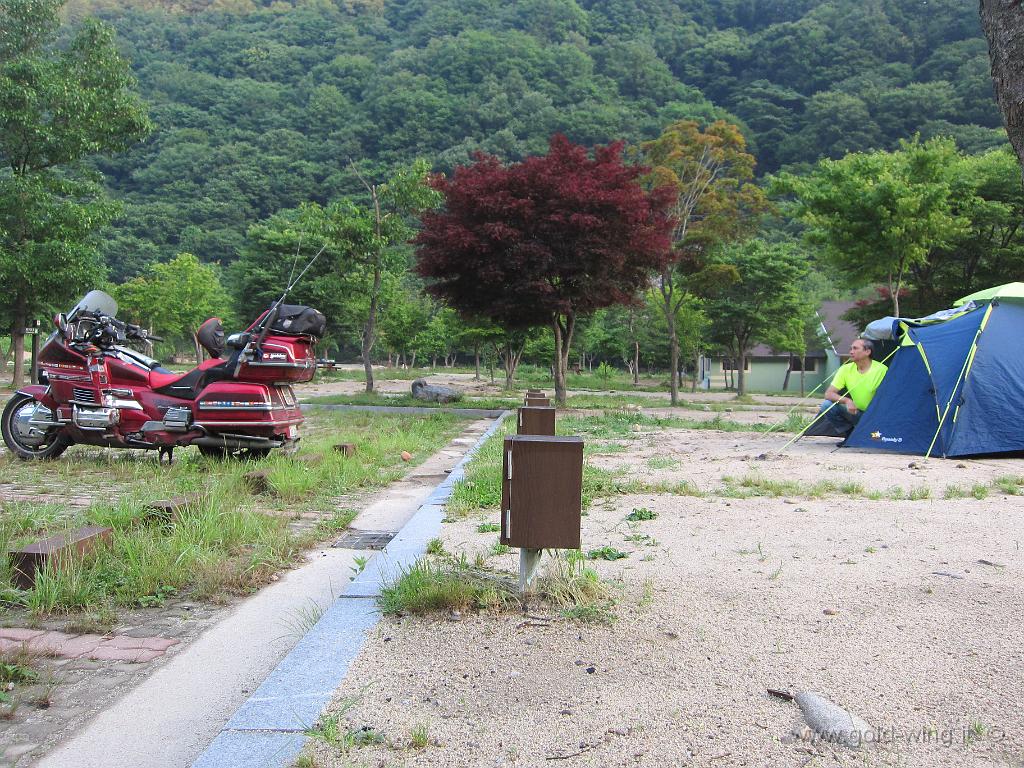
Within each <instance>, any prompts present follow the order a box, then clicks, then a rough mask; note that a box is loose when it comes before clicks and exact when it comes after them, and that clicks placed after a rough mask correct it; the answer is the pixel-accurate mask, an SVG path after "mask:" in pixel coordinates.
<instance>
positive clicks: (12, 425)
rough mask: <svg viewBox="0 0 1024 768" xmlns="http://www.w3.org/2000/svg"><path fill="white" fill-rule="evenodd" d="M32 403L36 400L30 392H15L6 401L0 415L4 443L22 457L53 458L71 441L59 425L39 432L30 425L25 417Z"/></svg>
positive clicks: (32, 407)
mask: <svg viewBox="0 0 1024 768" xmlns="http://www.w3.org/2000/svg"><path fill="white" fill-rule="evenodd" d="M35 407H36V401H35V399H34V398H32V397H31V396H29V395H22V394H15V395H14V397H12V398H11V399H10V400H8V401H7V406H6V407H5V408H4V412H3V415H2V416H0V432H2V433H3V438H4V444H5V445H6V446H7V448H8V450H10V451H11V453H13V454H15V455H16V456H18V457H19V458H21V459H26V460H29V459H36V460H43V459H56V458H57V457H58V456H60V455H61V454H62V453H64V451H66V450H67V449H68V447H69V446H71V445H72V444H73V443H74V441H73V440H72V439H71V438H70V437H68V436H67V435H66V434H64V432H63V431H62V430H61V428H60V427H52V428H50V429H48V430H46V431H45V432H40V431H39V430H38V429H36V428H34V427H31V426H29V424H28V420H29V418H30V417H31V414H32V412H33V411H35Z"/></svg>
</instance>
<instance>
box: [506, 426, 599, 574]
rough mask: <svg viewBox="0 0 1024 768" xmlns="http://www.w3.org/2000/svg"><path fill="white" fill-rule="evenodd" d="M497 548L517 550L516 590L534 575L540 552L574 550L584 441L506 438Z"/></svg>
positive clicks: (580, 507)
mask: <svg viewBox="0 0 1024 768" xmlns="http://www.w3.org/2000/svg"><path fill="white" fill-rule="evenodd" d="M504 448H505V450H504V456H503V460H502V464H503V467H502V475H501V477H502V483H501V543H502V544H505V545H507V546H510V547H519V549H520V552H519V588H520V589H521V590H523V591H525V590H526V589H527V587H529V585H530V583H531V582H532V581H533V579H534V577H535V576H536V575H537V567H538V565H539V564H540V555H541V551H542V550H545V549H579V548H580V523H581V519H582V511H583V501H582V493H583V439H582V438H579V437H554V436H549V435H510V436H508V437H506V438H505V445H504Z"/></svg>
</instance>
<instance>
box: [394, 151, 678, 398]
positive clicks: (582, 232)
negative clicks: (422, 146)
mask: <svg viewBox="0 0 1024 768" xmlns="http://www.w3.org/2000/svg"><path fill="white" fill-rule="evenodd" d="M645 170H646V169H644V168H639V167H635V166H631V165H627V164H625V163H624V162H623V160H622V143H621V142H617V143H615V144H611V145H609V146H607V147H598V148H596V149H595V150H594V152H593V156H591V155H590V153H588V151H587V149H586V148H585V147H581V146H578V145H575V144H573V143H572V142H570V141H569V140H568V139H567V138H566V137H565V136H562V135H557V134H556V135H555V136H554V137H552V139H551V143H550V147H549V149H548V153H547V154H546V155H543V156H537V157H530V158H527V159H526V160H524V161H522V162H521V163H513V164H511V165H503V164H502V163H501V162H500V161H499V160H498V159H497V158H495V157H492V156H489V155H483V154H477V155H476V156H475V161H474V162H473V163H472V164H471V165H468V166H462V167H459V168H456V169H455V173H454V174H453V175H452V177H451V178H446V177H443V176H438V177H435V178H434V179H433V181H432V184H433V185H434V187H435V188H436V189H437V190H439V191H440V192H441V193H443V195H444V206H443V208H442V209H441V210H439V211H433V212H429V213H427V214H425V215H424V217H423V229H422V230H421V232H420V234H419V235H418V236H417V237H416V239H415V240H414V241H413V242H415V244H416V246H417V248H416V253H417V271H418V272H419V274H420V275H422V276H423V277H425V278H427V280H428V290H429V291H430V292H431V293H432V294H433V295H435V296H437V297H438V298H440V299H442V300H444V301H445V302H447V303H448V304H449V305H451V306H452V307H454V308H455V309H456V310H458V311H459V312H460V313H462V314H463V315H466V316H469V317H478V318H480V317H482V318H488V319H490V320H492V321H494V322H495V323H497V324H498V325H501V326H503V327H505V328H510V329H511V328H523V327H529V326H538V325H547V326H549V327H550V328H551V329H552V331H553V332H554V338H555V361H554V363H555V365H554V370H555V398H556V400H557V401H558V402H560V403H563V402H564V401H565V372H566V369H567V367H568V359H569V348H570V346H571V345H572V337H573V332H574V330H575V328H576V320H577V318H579V317H581V316H585V315H587V314H589V313H591V312H593V311H594V310H597V309H600V308H601V307H607V306H611V305H612V304H626V303H629V302H631V301H633V300H634V298H635V296H636V294H637V292H638V291H640V290H641V289H643V288H644V287H646V286H647V285H648V284H649V282H650V280H651V276H652V274H653V273H656V272H657V271H658V270H661V269H662V267H663V266H664V265H665V264H666V262H667V261H668V260H669V258H670V253H671V251H670V247H671V242H670V241H671V231H672V224H673V222H672V220H671V218H670V215H669V209H670V206H671V204H672V202H673V201H674V195H675V193H674V192H673V191H672V190H671V189H669V188H663V189H655V190H653V191H651V192H646V191H645V190H644V189H643V188H642V187H641V186H640V184H639V183H638V180H639V178H640V176H641V175H642V174H643V173H644V171H645Z"/></svg>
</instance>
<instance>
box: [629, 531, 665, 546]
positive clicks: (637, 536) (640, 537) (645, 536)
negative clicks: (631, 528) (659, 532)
mask: <svg viewBox="0 0 1024 768" xmlns="http://www.w3.org/2000/svg"><path fill="white" fill-rule="evenodd" d="M626 541H631V542H633V543H634V544H640V545H642V546H645V547H656V546H658V540H657V539H656V538H654V537H653V536H651V535H650V534H649V533H633V534H630V535H629V536H627V537H626Z"/></svg>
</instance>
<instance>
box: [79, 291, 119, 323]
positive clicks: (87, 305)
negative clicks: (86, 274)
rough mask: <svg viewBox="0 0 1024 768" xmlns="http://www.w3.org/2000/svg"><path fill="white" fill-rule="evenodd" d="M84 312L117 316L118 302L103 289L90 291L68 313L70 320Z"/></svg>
mask: <svg viewBox="0 0 1024 768" xmlns="http://www.w3.org/2000/svg"><path fill="white" fill-rule="evenodd" d="M83 312H88V313H92V314H96V315H106V316H107V317H117V302H116V301H114V298H113V297H112V296H110V295H108V294H106V293H104V292H103V291H89V292H88V293H87V294H85V296H84V297H83V298H82V300H81V301H80V302H78V303H77V304H76V305H75V308H74V309H72V310H71V311H70V312H69V313H68V320H74V319H75V318H76V317H77V316H78V315H80V314H82V313H83Z"/></svg>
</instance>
